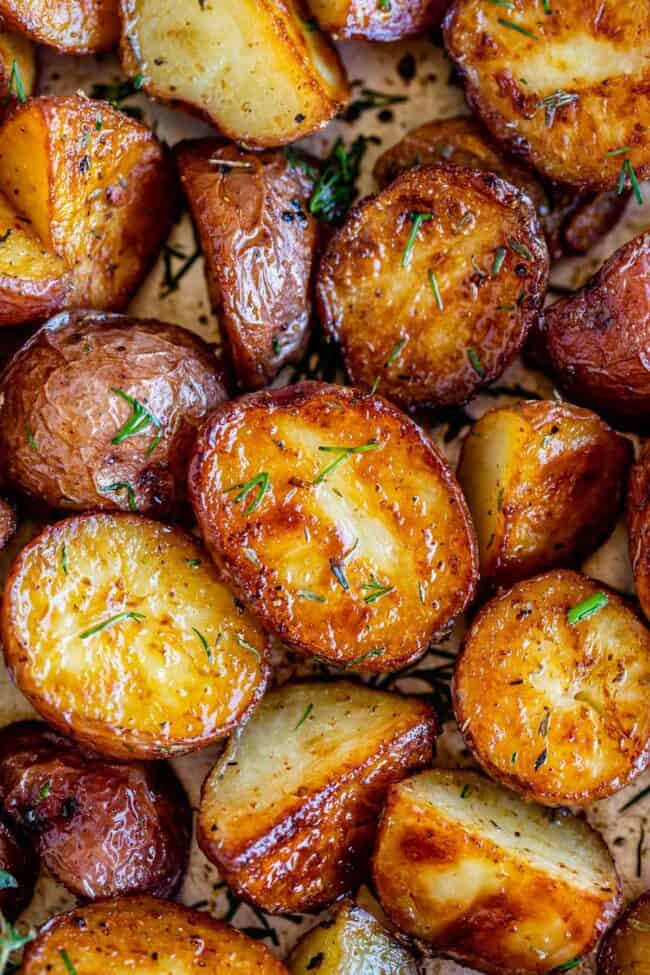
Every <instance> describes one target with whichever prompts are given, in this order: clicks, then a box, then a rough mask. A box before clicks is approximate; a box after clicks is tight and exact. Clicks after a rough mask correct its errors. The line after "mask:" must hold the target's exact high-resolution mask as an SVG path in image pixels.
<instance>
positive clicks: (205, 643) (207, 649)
mask: <svg viewBox="0 0 650 975" xmlns="http://www.w3.org/2000/svg"><path fill="white" fill-rule="evenodd" d="M192 630H193V632H194V633H196V635H197V636H198V638H199V640H200V642H201V646H202V647H203V649H204V650H205V652H206V655H207V658H208V660H209V661H210V663H212V651H211V650H210V647H209V644H208V641H207V640H206V638H205V637H204V636H203V634H202V633H201V631H200V630H197V628H196V627H195V626H193V627H192Z"/></svg>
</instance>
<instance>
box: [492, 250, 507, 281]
mask: <svg viewBox="0 0 650 975" xmlns="http://www.w3.org/2000/svg"><path fill="white" fill-rule="evenodd" d="M506 254H507V250H506V248H505V247H497V249H496V251H495V252H494V263H493V264H492V277H493V278H496V276H497V274H498V273H499V271H500V270H501V268H502V267H503V262H504V261H505V259H506Z"/></svg>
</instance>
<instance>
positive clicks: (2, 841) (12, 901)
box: [0, 818, 38, 921]
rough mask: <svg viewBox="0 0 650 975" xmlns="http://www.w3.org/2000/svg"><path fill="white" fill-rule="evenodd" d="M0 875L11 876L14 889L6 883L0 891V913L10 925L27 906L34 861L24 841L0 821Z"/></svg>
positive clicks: (36, 864)
mask: <svg viewBox="0 0 650 975" xmlns="http://www.w3.org/2000/svg"><path fill="white" fill-rule="evenodd" d="M0 871H4V872H6V873H8V874H11V877H12V878H13V880H14V881H15V882H16V886H10V884H11V883H12V881H11V879H10V878H7V881H8V883H7V884H6V885H3V887H2V889H0V911H2V913H3V914H4V916H5V917H6V918H7V919H8V920H9V921H13V920H15V918H16V917H18V915H19V914H20V912H21V911H22V910H24V908H25V907H27V905H28V904H29V902H30V900H31V899H32V894H33V893H34V885H35V883H36V878H37V876H38V859H37V857H35V856H34V852H33V850H32V849H31V847H30V846H29V844H28V843H27V842H26V841H25V838H24V836H22V835H20V836H19V835H18V834H17V833H15V832H14V830H13V829H11V828H10V827H9V825H8V824H7V823H6V822H5V821H4V819H1V818H0Z"/></svg>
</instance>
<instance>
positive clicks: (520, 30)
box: [499, 17, 539, 41]
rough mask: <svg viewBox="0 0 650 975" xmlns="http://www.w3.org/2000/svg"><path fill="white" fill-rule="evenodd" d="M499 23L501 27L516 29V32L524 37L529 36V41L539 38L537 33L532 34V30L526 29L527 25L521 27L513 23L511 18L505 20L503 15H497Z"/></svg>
mask: <svg viewBox="0 0 650 975" xmlns="http://www.w3.org/2000/svg"><path fill="white" fill-rule="evenodd" d="M499 23H500V24H501V26H502V27H508V28H510V30H516V31H517V33H518V34H523V35H524V37H530V39H531V41H538V40H539V38H538V36H537V34H533V32H532V30H528V28H527V27H522V26H521V24H515V23H514V21H512V20H506V18H505V17H499Z"/></svg>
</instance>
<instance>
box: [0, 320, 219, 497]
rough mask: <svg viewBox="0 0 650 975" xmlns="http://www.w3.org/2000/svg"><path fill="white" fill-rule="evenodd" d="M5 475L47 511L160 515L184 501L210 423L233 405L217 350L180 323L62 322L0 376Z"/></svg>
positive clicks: (0, 451)
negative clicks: (202, 429) (204, 425)
mask: <svg viewBox="0 0 650 975" xmlns="http://www.w3.org/2000/svg"><path fill="white" fill-rule="evenodd" d="M0 389H1V391H2V404H1V405H0V467H1V468H2V470H3V471H4V472H5V474H6V476H7V478H8V479H9V480H10V481H11V482H12V483H13V484H15V485H16V486H17V487H19V488H20V489H21V490H23V491H25V492H27V493H28V494H30V495H32V496H33V497H36V498H38V499H39V500H42V501H45V502H46V503H47V504H48V505H49V506H50V507H52V508H57V509H68V510H76V511H83V510H88V509H89V508H93V509H103V510H109V511H115V510H118V511H119V510H120V509H121V510H123V511H133V510H137V511H138V512H141V513H153V514H156V515H164V514H165V513H169V512H178V511H179V509H180V507H181V505H182V504H183V502H184V500H185V495H186V484H185V482H186V476H187V464H188V459H189V454H190V452H191V449H192V446H193V443H194V438H195V435H196V430H197V428H198V427H199V425H200V424H201V422H202V421H203V419H204V418H205V417H206V416H207V415H208V414H209V413H210V412H211V410H212V409H214V407H215V406H217V405H218V404H219V403H221V402H222V401H223V400H224V399H225V398H226V395H227V394H226V389H225V385H224V376H223V373H222V371H221V368H220V366H219V363H218V361H217V360H216V359H215V357H214V355H213V353H212V352H211V351H210V350H209V349H208V347H207V346H206V345H204V343H203V342H202V341H201V340H200V339H198V338H197V337H196V336H194V335H191V334H190V333H189V332H187V331H185V330H184V329H181V328H178V327H177V326H176V325H167V324H164V323H162V322H155V321H152V320H138V319H131V318H127V317H123V316H120V315H99V314H95V315H92V314H85V313H78V314H74V315H68V314H63V315H60V316H58V317H57V318H54V319H52V320H51V321H50V322H48V323H47V325H45V326H43V328H41V329H40V330H39V331H38V332H37V333H36V334H35V335H34V336H33V337H32V338H31V340H29V342H27V343H26V344H25V345H24V346H23V347H22V348H21V349H20V350H19V351H18V352H17V353H16V355H15V356H14V357H13V358H12V359H11V360H10V362H9V363H8V364H7V366H6V367H5V371H4V374H3V377H2V379H0Z"/></svg>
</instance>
